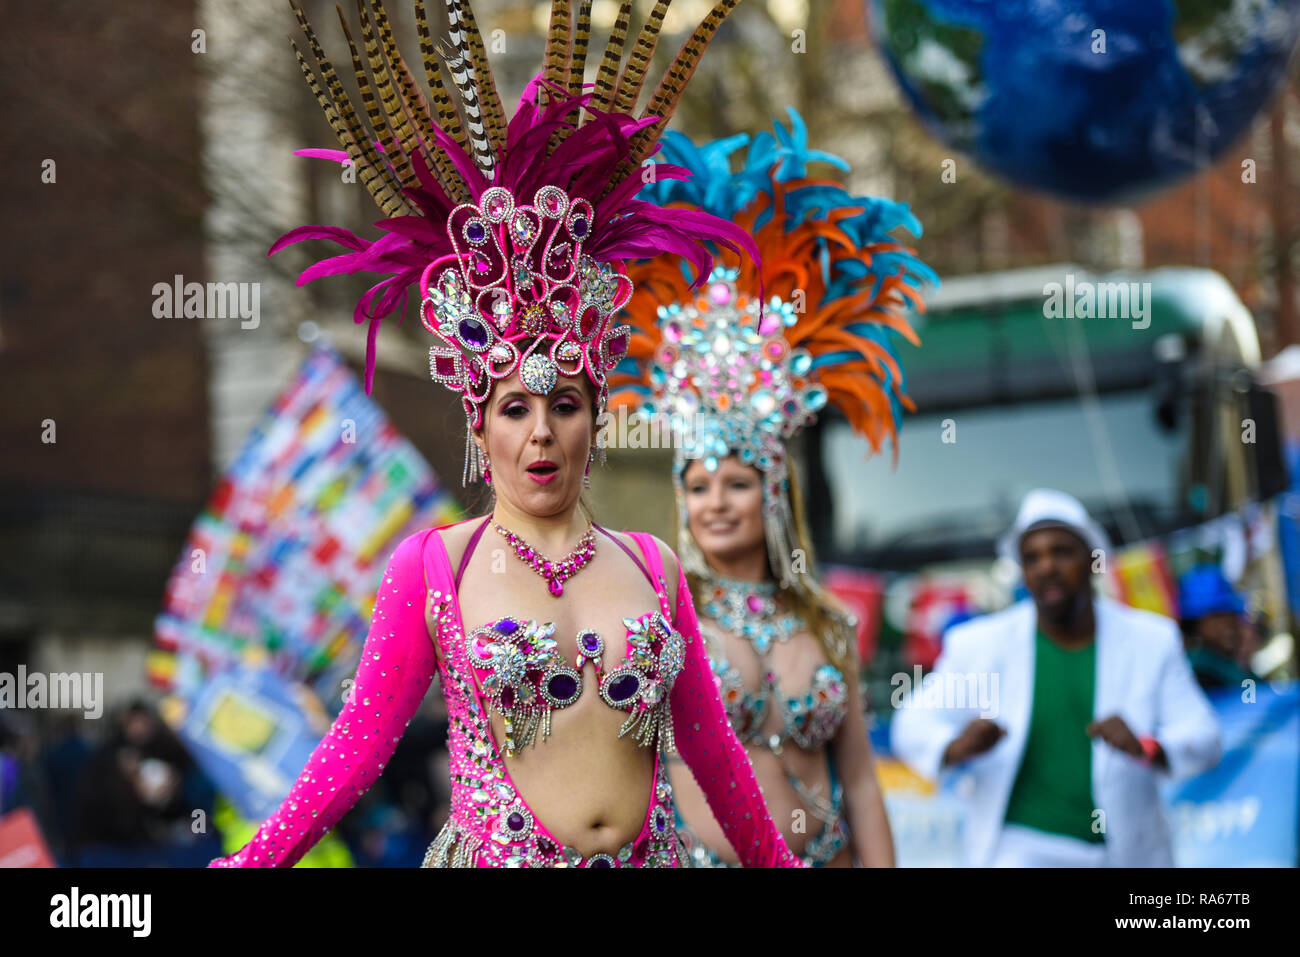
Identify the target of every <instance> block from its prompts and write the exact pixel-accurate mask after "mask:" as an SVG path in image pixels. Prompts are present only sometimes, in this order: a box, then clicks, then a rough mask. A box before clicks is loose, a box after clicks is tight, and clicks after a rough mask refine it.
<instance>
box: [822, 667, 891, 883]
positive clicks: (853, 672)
mask: <svg viewBox="0 0 1300 957" xmlns="http://www.w3.org/2000/svg"><path fill="white" fill-rule="evenodd" d="M845 671H846V672H847V673H846V674H845V675H844V684H845V685H846V687H847V688H848V699H847V701H846V705H847V707H848V712H847V714H846V715H845V717H844V723H843V724H841V725H840V730H839V732H838V733H837V734H836V735H835V739H834V740H833V741H831V743H830V745H829V747H830V748H831V751H832V754H833V755H834V758H835V767H836V769H837V770H838V771H839V774H840V782H841V786H842V787H843V788H844V813H845V817H846V818H847V819H848V824H849V832H850V833H851V834H852V835H853V849H854V851H855V852H856V854H857V858H858V860H859V861H861V862H862V863H863V864H864V865H866V866H867V867H893V866H894V837H893V834H891V833H890V830H889V817H888V815H886V813H885V799H884V797H883V795H882V793H881V790H880V781H879V780H878V779H877V778H876V761H875V756H874V755H873V754H872V751H871V739H870V738H869V737H868V736H867V723H866V721H865V720H864V718H863V708H862V696H861V694H860V693H859V691H858V661H857V656H856V655H854V654H853V652H852V650H851V649H850V651H849V658H848V661H846V662H845Z"/></svg>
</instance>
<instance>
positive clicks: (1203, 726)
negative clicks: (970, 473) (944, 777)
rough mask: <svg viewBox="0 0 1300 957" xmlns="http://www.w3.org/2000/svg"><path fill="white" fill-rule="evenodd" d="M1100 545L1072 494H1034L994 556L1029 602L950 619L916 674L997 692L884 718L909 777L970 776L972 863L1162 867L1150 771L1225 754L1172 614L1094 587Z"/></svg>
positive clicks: (1164, 842)
mask: <svg viewBox="0 0 1300 957" xmlns="http://www.w3.org/2000/svg"><path fill="white" fill-rule="evenodd" d="M1106 547H1107V542H1106V538H1105V533H1104V532H1102V530H1101V528H1100V527H1099V526H1098V525H1097V524H1096V523H1095V522H1093V521H1092V519H1091V518H1090V517H1089V516H1088V514H1087V512H1086V511H1085V510H1084V508H1083V506H1082V505H1081V504H1080V503H1079V502H1078V501H1077V500H1076V499H1074V498H1072V497H1071V496H1069V495H1066V494H1064V493H1063V492H1056V491H1051V490H1046V489H1037V490H1035V491H1033V492H1030V493H1029V494H1028V495H1027V496H1026V497H1025V500H1024V502H1023V503H1022V504H1021V507H1020V512H1019V514H1018V516H1017V518H1016V523H1015V525H1014V526H1013V527H1012V529H1011V530H1010V531H1009V532H1008V533H1007V534H1006V536H1004V537H1003V540H1002V542H1001V543H1000V551H1002V553H1003V554H1005V555H1008V556H1009V557H1012V558H1013V559H1015V560H1017V561H1019V563H1020V566H1021V569H1022V571H1023V573H1024V581H1025V587H1026V588H1027V589H1028V590H1029V593H1030V595H1031V596H1032V598H1031V599H1026V600H1024V601H1022V602H1019V603H1018V604H1015V605H1013V606H1012V607H1010V608H1008V609H1006V610H1005V611H1002V612H998V613H997V614H993V615H988V616H986V617H983V618H977V619H975V620H973V621H969V622H965V623H963V624H961V625H958V626H956V627H954V628H953V629H952V630H951V631H950V632H949V633H948V634H947V636H946V638H945V640H944V648H943V654H942V655H941V656H940V658H939V660H938V662H936V664H935V669H934V672H932V675H933V677H931V676H930V675H927V676H926V682H927V683H928V684H929V685H930V686H931V688H939V689H942V688H944V687H955V686H959V687H974V686H976V685H977V684H978V685H979V686H980V687H993V688H996V689H997V690H998V692H999V694H998V695H997V700H995V701H993V702H992V707H991V708H989V707H988V704H989V703H988V702H987V701H985V702H981V703H980V706H979V707H956V706H953V705H955V704H962V705H970V704H973V702H970V701H969V700H964V699H963V700H955V699H954V698H953V696H952V695H948V696H947V697H946V698H945V696H944V695H943V694H942V693H940V694H938V695H936V694H932V693H924V692H922V690H921V689H913V690H912V695H911V698H910V699H908V700H906V701H904V702H903V703H902V707H901V708H900V709H899V710H898V711H896V712H895V714H894V718H893V723H892V727H891V738H892V743H893V748H894V752H895V753H896V754H897V755H898V756H899V757H900V758H901V759H902V760H903V761H905V762H906V763H907V764H908V765H909V766H911V767H912V768H913V769H914V770H915V771H916V772H917V773H919V774H921V775H922V776H923V777H926V778H928V779H930V780H935V779H937V778H938V777H939V775H940V774H941V773H944V772H947V771H949V770H953V769H961V770H963V771H966V772H969V774H970V775H971V777H972V778H973V782H974V789H973V791H972V792H971V796H970V799H969V800H970V803H969V808H968V814H967V819H966V831H965V842H966V863H967V864H968V865H971V866H976V867H986V866H995V867H1058V866H1064V867H1079V866H1104V865H1108V866H1120V867H1149V866H1157V867H1159V866H1164V867H1168V866H1172V864H1173V855H1172V850H1171V841H1170V835H1169V827H1168V824H1167V823H1166V821H1165V819H1164V815H1163V813H1162V811H1161V807H1160V800H1159V795H1158V793H1157V785H1158V782H1159V781H1160V780H1161V778H1162V776H1165V775H1170V776H1173V777H1177V778H1181V777H1186V776H1191V775H1195V774H1198V773H1200V772H1201V771H1204V770H1206V769H1207V768H1210V767H1212V766H1213V765H1214V764H1215V763H1216V762H1217V761H1218V759H1219V753H1220V744H1219V729H1218V723H1217V721H1216V720H1215V717H1214V712H1213V710H1212V709H1211V708H1210V704H1209V702H1208V701H1207V700H1206V698H1205V695H1204V694H1203V693H1202V692H1201V690H1200V688H1199V687H1198V686H1197V684H1196V680H1195V678H1194V677H1193V675H1192V670H1191V668H1190V667H1189V666H1188V663H1187V659H1186V657H1185V656H1184V654H1183V645H1182V639H1181V636H1180V634H1179V631H1178V626H1177V624H1176V623H1175V622H1174V621H1172V620H1171V619H1169V618H1165V617H1163V616H1161V615H1155V614H1152V613H1150V612H1146V611H1139V610H1137V609H1134V608H1129V607H1127V606H1125V605H1121V604H1119V603H1117V602H1114V601H1111V600H1109V599H1107V598H1102V597H1100V596H1094V595H1093V591H1092V572H1093V571H1094V570H1097V571H1100V570H1101V568H1102V564H1101V563H1102V561H1104V558H1103V556H1104V555H1105V551H1106ZM981 682H983V683H981Z"/></svg>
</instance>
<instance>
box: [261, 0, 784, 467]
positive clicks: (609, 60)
mask: <svg viewBox="0 0 1300 957" xmlns="http://www.w3.org/2000/svg"><path fill="white" fill-rule="evenodd" d="M289 2H290V4H291V5H292V7H293V9H294V12H295V13H296V14H297V17H298V21H299V23H300V24H301V26H302V29H303V32H304V34H305V36H306V38H307V42H308V45H309V47H310V50H311V54H312V56H313V58H314V59H315V67H314V68H313V66H312V65H310V64H309V63H308V61H307V59H306V58H305V57H304V56H303V54H302V53H301V51H299V50H298V48H297V45H296V44H295V45H294V52H295V54H296V55H297V58H298V62H299V65H300V66H301V68H302V71H303V74H304V76H306V78H307V82H308V84H309V85H310V86H311V88H312V90H313V92H314V93H315V94H316V97H317V99H318V101H319V102H320V105H321V107H322V108H323V109H324V111H325V114H326V116H327V118H328V119H329V121H330V125H331V127H332V128H333V130H334V133H335V135H336V136H337V137H338V140H339V143H340V144H341V145H342V147H343V150H342V151H341V152H339V151H326V150H303V151H299V152H300V153H303V154H305V155H310V156H326V157H330V158H334V159H339V160H341V161H344V162H348V163H351V164H353V165H354V166H355V167H356V169H357V173H358V178H359V179H360V180H361V182H362V183H363V184H365V186H366V187H367V189H369V191H370V193H371V195H372V196H373V197H374V199H375V201H376V203H378V205H379V207H380V208H381V209H382V210H383V211H384V213H385V214H386V216H387V218H386V219H384V220H381V221H380V222H378V223H376V224H375V225H376V226H377V227H378V228H379V229H381V230H383V231H384V233H385V235H384V236H382V237H381V238H379V239H376V240H367V239H363V238H361V237H359V236H356V235H355V234H354V233H352V232H351V231H350V230H347V229H344V228H342V227H337V226H301V227H299V228H297V229H294V230H292V231H290V232H289V233H287V234H285V235H284V236H282V237H281V238H280V239H279V240H278V241H277V242H276V243H275V245H274V246H272V248H271V250H270V254H272V255H273V254H275V253H276V252H278V251H279V250H281V249H283V248H284V247H286V246H288V245H290V244H293V243H297V242H301V241H303V240H306V239H328V240H331V241H333V242H335V243H338V244H339V245H341V246H344V247H346V248H347V250H348V252H345V253H343V254H342V255H336V256H331V257H329V258H326V259H322V260H321V261H319V262H317V263H316V264H315V265H313V266H311V267H309V268H308V269H306V270H305V271H304V272H303V273H302V274H301V275H300V276H299V278H298V283H299V285H302V284H304V283H308V282H311V281H313V280H316V279H319V278H321V277H324V276H334V275H339V274H351V273H356V272H372V273H377V274H380V275H382V276H385V277H386V278H384V279H382V280H381V281H380V282H378V283H376V284H375V285H374V286H372V287H371V288H370V289H369V290H368V291H367V292H366V293H365V294H364V295H363V296H362V297H361V299H360V300H359V301H358V302H357V305H356V309H355V310H354V313H353V319H354V321H355V322H357V323H361V322H363V321H365V322H368V323H369V331H368V336H367V346H366V376H365V383H366V392H367V393H369V392H370V390H371V386H372V382H373V378H374V365H375V338H376V335H377V333H378V330H379V325H380V322H381V321H382V320H383V319H384V318H385V317H386V316H389V315H391V314H393V313H394V312H399V316H400V314H401V312H402V311H404V309H405V306H406V303H407V300H408V296H409V293H410V289H411V287H412V286H416V288H417V289H418V292H419V295H420V298H421V307H420V314H421V320H422V321H423V323H424V325H425V327H426V328H427V329H428V330H429V331H430V332H431V333H433V335H434V336H435V340H436V342H435V345H433V346H432V348H431V349H430V351H429V362H430V373H431V375H432V378H433V379H434V380H435V381H437V382H439V383H441V384H442V385H445V386H447V387H448V388H450V389H452V390H453V391H454V392H456V393H457V394H458V395H460V397H461V399H462V403H463V405H464V408H465V415H466V420H467V425H468V427H469V429H477V428H479V427H480V426H481V425H482V403H483V402H484V401H485V400H486V398H487V396H488V394H489V393H490V391H491V388H492V384H493V383H494V382H495V381H497V380H499V379H504V378H508V377H510V376H511V375H513V374H514V373H515V372H516V371H518V373H519V378H520V381H521V382H522V383H523V385H524V387H525V388H526V389H528V390H529V391H530V392H533V393H535V394H538V395H545V394H546V393H548V392H549V391H550V390H551V388H553V386H554V384H555V382H556V378H557V376H558V375H568V376H576V375H578V374H579V373H580V372H581V373H585V374H586V375H587V377H588V378H589V379H590V381H591V383H592V385H593V388H594V390H595V394H596V397H597V405H598V408H599V409H600V410H601V411H603V409H604V407H605V403H606V400H607V397H608V383H607V379H606V376H607V374H608V373H609V372H610V370H612V369H613V368H614V366H615V365H617V364H618V362H619V361H620V360H621V358H622V357H623V356H624V354H625V353H626V352H627V348H628V342H629V334H630V331H631V330H630V328H629V327H628V326H616V325H615V324H614V319H613V317H614V316H615V315H616V314H617V313H618V311H619V309H621V308H622V307H623V306H624V305H625V304H626V303H627V301H628V299H629V298H630V297H631V294H632V283H631V281H630V280H629V279H628V278H627V274H626V269H625V266H624V260H628V259H642V258H649V257H655V256H660V255H664V254H669V255H675V256H679V257H681V258H682V259H683V260H685V261H686V262H689V263H690V264H691V266H692V267H693V270H694V272H695V276H696V285H699V284H701V283H703V281H704V280H705V278H706V277H707V276H708V275H709V272H710V271H711V269H712V265H713V257H712V255H711V253H710V251H709V247H708V245H707V244H708V243H713V244H716V245H717V246H721V247H723V248H726V249H730V250H732V251H733V252H735V253H737V254H742V253H743V254H748V255H749V256H751V257H754V258H757V256H758V250H757V247H756V246H755V244H754V242H753V239H752V238H751V237H750V236H749V234H748V233H746V232H745V231H744V230H743V229H742V228H740V227H738V226H736V225H735V224H734V223H732V222H731V221H730V220H728V219H725V218H721V217H717V216H713V215H710V214H708V213H704V212H700V211H697V210H688V209H680V208H677V209H665V208H663V207H661V206H659V205H657V204H655V203H653V202H648V201H646V200H642V199H637V198H636V194H637V193H638V192H639V191H640V190H641V188H642V187H643V186H644V185H645V183H644V182H643V180H642V177H641V175H640V170H641V166H642V164H643V163H644V162H645V161H646V160H647V159H648V158H649V157H650V156H651V155H652V154H654V152H655V151H656V150H657V149H658V140H659V135H660V133H661V132H662V130H663V127H664V126H665V124H666V122H667V120H668V118H669V117H670V116H671V115H672V112H673V110H674V109H675V107H676V105H677V103H678V101H679V99H680V97H681V94H682V91H683V89H684V88H685V85H686V83H687V81H688V80H689V79H690V75H691V74H692V73H693V72H694V70H695V66H696V65H697V63H698V62H699V59H700V56H701V55H702V54H703V52H704V49H705V47H707V46H708V44H709V42H710V41H711V40H712V38H713V36H714V34H715V33H716V31H717V29H718V27H719V26H720V24H721V23H722V21H723V20H724V19H725V18H726V16H727V15H728V14H729V13H730V12H731V10H732V9H733V8H734V7H735V6H736V4H737V3H738V2H739V0H719V2H718V3H717V5H716V6H715V7H714V8H713V10H712V11H711V12H710V13H709V15H708V16H707V17H706V18H705V19H704V21H703V22H702V23H701V24H700V26H699V27H698V28H697V29H696V30H695V31H694V33H693V34H692V35H691V37H690V38H689V39H688V40H687V41H686V43H685V44H684V45H683V46H682V49H681V51H680V52H679V53H678V54H677V57H676V58H675V59H674V60H673V62H672V64H671V65H670V66H669V68H668V70H667V71H666V73H665V74H664V77H663V79H662V80H661V81H660V83H659V84H658V86H657V87H656V88H655V90H654V92H653V93H652V94H651V96H650V99H649V101H648V104H647V106H646V108H645V110H644V111H643V112H642V114H641V115H640V116H639V117H636V116H633V115H631V110H632V109H633V108H634V106H635V103H636V100H637V99H638V97H639V95H640V92H641V87H642V85H643V83H644V80H645V71H646V68H647V66H648V65H649V63H650V57H651V55H652V54H653V52H654V46H655V42H656V39H657V36H658V32H659V27H660V25H661V23H662V21H663V16H664V13H665V12H666V9H667V6H668V2H667V0H659V2H657V3H656V5H655V7H654V10H653V11H652V12H651V14H650V16H649V17H648V18H647V20H646V23H645V24H644V26H643V27H642V29H641V31H640V33H639V35H638V37H637V40H636V43H635V45H634V46H633V48H632V53H631V56H630V57H629V58H628V62H627V63H626V65H625V66H624V65H623V50H624V45H625V41H626V39H627V34H628V21H629V16H630V10H631V6H632V2H631V0H624V2H623V4H622V7H621V9H620V11H619V15H618V20H617V22H616V23H615V26H614V29H613V31H612V33H611V36H610V38H609V41H608V43H607V45H606V47H605V53H604V57H603V58H602V61H601V63H600V67H599V70H598V71H597V76H596V82H595V84H594V86H592V87H590V88H587V87H585V86H584V84H583V71H584V66H585V62H586V53H587V46H588V41H589V38H590V13H591V3H590V0H583V2H581V3H580V4H579V5H578V6H579V9H578V11H577V18H576V22H575V21H574V18H573V16H572V13H573V11H572V8H571V4H570V2H569V0H552V8H551V24H550V32H549V37H548V42H547V50H546V66H545V69H544V70H543V72H542V73H540V74H538V76H536V77H535V78H534V79H533V80H532V82H530V83H529V84H528V86H527V87H526V88H525V90H524V93H523V96H522V97H521V99H520V101H519V106H518V108H517V109H516V110H515V115H514V117H513V118H512V119H510V121H509V123H508V124H507V123H506V120H505V114H504V110H503V109H502V106H501V101H500V99H499V97H498V95H497V91H496V84H495V81H494V80H493V77H492V72H491V68H490V66H489V64H488V61H487V57H486V51H485V49H484V45H483V41H482V37H481V35H480V34H479V31H478V28H477V26H476V24H475V21H474V17H473V11H472V10H471V8H470V4H469V0H445V2H446V4H447V13H448V21H449V24H450V31H449V40H450V43H447V44H441V45H440V46H439V49H438V50H437V54H438V56H435V49H434V44H433V43H432V41H431V33H430V30H429V26H428V20H427V18H426V16H425V10H424V4H423V3H422V2H421V0H415V18H416V23H417V26H418V31H419V35H420V47H421V52H422V54H423V61H424V71H425V77H426V80H427V83H428V87H429V90H428V93H426V92H425V91H424V90H423V89H421V88H420V87H419V86H418V85H417V84H416V83H415V81H414V78H413V76H412V74H411V72H410V70H409V69H408V68H407V66H406V64H405V62H404V61H403V59H402V56H401V53H400V52H399V50H398V48H397V44H396V42H395V41H394V39H393V35H392V30H391V27H390V25H389V21H388V16H387V13H386V12H385V10H384V6H383V3H382V0H357V8H358V12H359V14H360V18H361V32H362V39H363V41H364V48H365V57H366V61H365V62H364V63H363V61H362V57H361V55H360V54H359V52H358V50H357V46H356V43H355V42H354V41H353V39H352V34H351V31H350V30H349V28H348V24H347V21H346V20H345V19H344V18H343V15H342V11H340V13H339V18H340V21H341V22H342V25H343V31H344V34H345V35H346V37H347V41H348V44H349V47H350V48H351V53H352V64H353V72H354V73H355V75H356V80H357V84H358V88H359V89H360V92H361V97H362V100H363V103H364V105H365V113H364V114H363V113H362V112H360V111H358V110H357V109H356V108H355V107H354V106H353V104H352V102H351V100H350V98H349V96H348V94H347V93H346V91H345V90H344V89H343V86H342V84H341V83H340V81H339V78H338V75H337V73H336V72H335V70H334V67H333V65H332V64H331V63H330V61H329V59H328V58H327V57H326V56H325V53H324V51H323V49H322V48H321V45H320V43H319V41H318V40H317V38H316V34H315V31H314V30H313V29H312V26H311V24H310V23H309V22H308V20H307V17H306V15H305V13H304V12H303V10H302V8H301V7H300V6H299V4H298V3H297V0H289ZM291 42H292V41H291ZM439 57H440V58H441V61H442V62H441V63H440V62H439ZM444 69H446V70H447V72H448V73H449V74H450V77H451V80H452V85H453V86H454V88H455V90H456V93H457V94H458V97H459V109H457V107H456V105H455V104H454V103H453V99H452V97H451V96H449V95H448V92H447V86H446V85H445V84H444V82H443V70H444ZM430 104H432V105H433V109H432V110H431V109H430ZM435 114H436V119H435ZM653 171H654V176H655V177H656V179H660V180H663V179H687V178H689V177H690V172H689V171H688V170H686V169H685V168H683V167H680V166H674V165H671V164H664V163H658V164H655V165H654V166H653ZM466 445H467V462H466V472H467V475H468V473H469V471H470V462H469V458H471V457H472V456H473V452H474V450H476V448H477V446H475V445H473V444H472V443H471V442H469V437H468V436H467V438H466Z"/></svg>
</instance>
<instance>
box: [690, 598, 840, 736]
mask: <svg viewBox="0 0 1300 957" xmlns="http://www.w3.org/2000/svg"><path fill="white" fill-rule="evenodd" d="M711 584H712V586H713V587H712V591H711V592H710V593H709V594H708V595H707V600H706V601H705V602H704V604H703V606H702V610H703V611H704V614H705V616H706V621H709V622H710V623H711V624H712V626H713V627H711V628H708V629H706V632H708V633H712V632H713V631H714V630H715V629H721V630H723V631H726V632H730V633H733V634H736V635H739V636H740V637H742V638H745V639H746V640H747V641H748V643H749V644H750V646H751V647H752V648H753V650H754V653H755V655H757V657H758V660H759V664H760V666H761V667H762V672H761V678H760V685H759V688H758V690H757V691H750V690H749V689H748V688H746V687H745V682H744V680H743V679H742V677H741V675H740V671H739V669H737V668H736V667H735V666H734V665H732V664H731V662H729V661H728V660H727V657H726V655H725V653H724V652H723V650H722V644H721V641H719V640H716V638H715V640H712V641H710V642H709V645H710V647H709V657H710V665H711V667H712V669H713V673H714V676H715V678H716V680H717V682H718V690H719V692H720V693H721V695H722V703H723V705H724V706H725V707H726V709H727V717H728V719H729V720H730V721H731V726H732V727H733V728H735V730H736V734H737V735H739V736H740V740H741V741H743V742H745V743H746V744H749V745H761V746H766V747H769V748H772V749H775V748H777V747H780V746H782V745H784V744H785V743H786V742H787V741H793V742H794V743H795V744H796V745H798V746H799V747H800V748H802V749H804V750H805V751H818V750H820V749H822V748H823V747H825V746H826V745H827V744H829V743H830V742H831V740H832V739H833V738H834V737H835V735H836V733H837V732H838V731H839V728H840V725H841V724H842V723H843V721H844V716H845V714H846V713H847V710H848V688H847V686H846V685H845V683H844V675H843V674H842V673H841V672H840V670H839V669H838V668H836V667H835V666H834V665H832V664H825V665H822V666H821V667H819V668H818V669H817V670H816V671H814V672H813V676H812V686H811V687H810V688H809V690H808V691H807V692H806V693H805V694H803V695H801V696H797V697H791V696H788V695H786V694H784V693H782V690H781V688H780V687H779V686H778V682H777V677H776V673H775V672H774V671H773V670H772V669H771V668H770V667H769V666H768V663H767V659H768V654H769V653H770V651H771V649H772V646H773V645H774V644H780V643H783V642H785V641H788V640H790V639H791V638H792V637H793V636H794V635H796V634H798V633H799V632H801V631H803V630H804V627H805V626H804V623H803V620H802V619H801V618H799V616H797V615H795V614H793V613H791V612H788V611H786V612H782V611H781V607H780V604H779V602H778V600H777V596H776V586H775V585H773V584H771V583H757V582H740V581H735V580H733V579H728V578H722V577H720V576H715V577H714V579H713V580H712V582H711ZM773 702H775V703H776V708H777V712H778V715H779V717H780V719H781V730H780V731H779V732H778V733H775V734H764V733H763V725H764V722H765V721H766V719H767V715H768V712H769V711H770V709H771V705H772V703H773Z"/></svg>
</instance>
